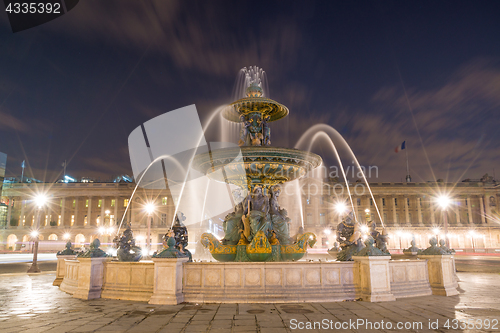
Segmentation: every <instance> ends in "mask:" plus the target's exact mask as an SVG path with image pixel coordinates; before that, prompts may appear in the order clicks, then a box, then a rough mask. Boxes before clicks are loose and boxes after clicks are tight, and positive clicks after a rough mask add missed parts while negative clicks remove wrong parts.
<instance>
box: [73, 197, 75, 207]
mask: <svg viewBox="0 0 500 333" xmlns="http://www.w3.org/2000/svg"><path fill="white" fill-rule="evenodd" d="M75 206H76V200H75V199H73V208H75Z"/></svg>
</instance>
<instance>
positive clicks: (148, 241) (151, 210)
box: [145, 202, 155, 257]
mask: <svg viewBox="0 0 500 333" xmlns="http://www.w3.org/2000/svg"><path fill="white" fill-rule="evenodd" d="M145 208H146V213H147V214H148V234H147V235H146V238H147V239H146V248H147V250H148V254H147V257H149V253H150V252H151V223H152V220H153V213H154V212H155V205H154V203H152V202H149V203H147V204H146V207H145Z"/></svg>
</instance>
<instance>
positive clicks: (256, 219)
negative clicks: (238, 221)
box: [248, 186, 271, 241]
mask: <svg viewBox="0 0 500 333" xmlns="http://www.w3.org/2000/svg"><path fill="white" fill-rule="evenodd" d="M249 200H250V216H249V220H250V236H249V238H248V240H249V241H251V240H252V239H253V238H254V236H255V234H256V233H257V232H258V231H260V230H262V231H263V232H264V234H265V235H266V236H267V235H268V232H269V230H270V229H271V225H270V223H269V221H270V219H269V216H268V214H269V198H268V197H267V196H266V195H264V193H262V187H261V186H255V188H254V190H253V193H252V194H251V196H250V199H249Z"/></svg>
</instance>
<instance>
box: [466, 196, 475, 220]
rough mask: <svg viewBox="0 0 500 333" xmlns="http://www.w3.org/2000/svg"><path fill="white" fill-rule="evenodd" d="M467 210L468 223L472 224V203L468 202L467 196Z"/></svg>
mask: <svg viewBox="0 0 500 333" xmlns="http://www.w3.org/2000/svg"><path fill="white" fill-rule="evenodd" d="M465 200H467V212H468V213H469V224H472V223H474V221H473V220H472V205H471V202H470V197H469V196H467V199H465Z"/></svg>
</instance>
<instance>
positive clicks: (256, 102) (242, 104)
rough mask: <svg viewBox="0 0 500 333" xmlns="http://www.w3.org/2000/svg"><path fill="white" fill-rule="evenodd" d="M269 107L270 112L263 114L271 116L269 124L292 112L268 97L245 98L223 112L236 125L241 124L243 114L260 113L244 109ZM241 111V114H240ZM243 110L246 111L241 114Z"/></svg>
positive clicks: (230, 105)
mask: <svg viewBox="0 0 500 333" xmlns="http://www.w3.org/2000/svg"><path fill="white" fill-rule="evenodd" d="M266 105H267V107H268V110H266V111H264V112H262V113H263V114H265V115H269V117H270V118H269V122H271V121H276V120H279V119H281V118H284V117H286V116H288V114H289V113H290V111H289V110H288V108H287V107H286V106H284V105H283V104H280V103H278V102H276V101H274V100H272V99H270V98H266V97H245V98H242V99H239V100H237V101H236V102H233V103H231V104H229V105H228V106H226V107H225V108H224V109H223V110H222V116H223V117H224V118H225V119H227V120H229V121H232V122H234V123H240V122H241V121H240V117H241V115H242V114H244V115H247V114H250V113H253V112H258V111H257V110H255V111H254V110H244V109H243V108H249V109H255V108H257V109H258V108H261V109H262V108H264V107H266ZM238 110H240V112H238ZM241 110H244V111H243V112H241Z"/></svg>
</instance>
